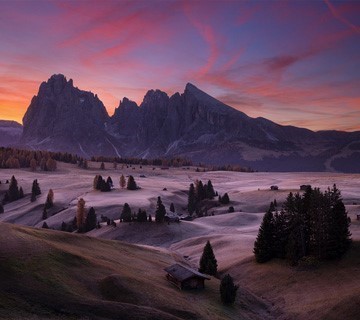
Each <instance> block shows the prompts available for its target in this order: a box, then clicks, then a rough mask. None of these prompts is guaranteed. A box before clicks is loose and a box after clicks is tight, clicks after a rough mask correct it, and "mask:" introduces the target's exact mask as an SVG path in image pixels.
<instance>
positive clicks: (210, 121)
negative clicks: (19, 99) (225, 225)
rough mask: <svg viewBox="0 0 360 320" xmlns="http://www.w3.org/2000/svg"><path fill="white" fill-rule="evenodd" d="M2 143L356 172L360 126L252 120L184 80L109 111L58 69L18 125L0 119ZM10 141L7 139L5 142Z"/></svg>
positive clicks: (86, 152) (276, 168)
mask: <svg viewBox="0 0 360 320" xmlns="http://www.w3.org/2000/svg"><path fill="white" fill-rule="evenodd" d="M0 133H2V134H1V139H0V143H1V144H2V145H10V144H11V145H14V146H18V147H23V148H24V147H25V148H33V149H47V150H51V151H67V152H72V153H76V154H78V155H80V156H84V157H90V156H92V155H105V156H118V157H141V158H155V157H176V156H181V157H186V158H189V159H191V160H192V161H193V162H194V163H197V162H202V163H208V164H214V165H222V164H236V165H242V166H249V167H252V168H253V169H256V170H262V171H264V170H266V171H343V172H360V167H359V166H358V163H360V131H356V132H341V131H319V132H314V131H311V130H308V129H304V128H298V127H293V126H282V125H279V124H276V123H274V122H272V121H269V120H267V119H265V118H251V117H249V116H247V115H246V114H245V113H243V112H241V111H238V110H236V109H234V108H232V107H230V106H228V105H226V104H224V103H222V102H220V101H219V100H217V99H215V98H213V97H211V96H210V95H208V94H207V93H205V92H203V91H201V90H200V89H198V88H197V87H195V86H194V85H192V84H190V83H188V84H187V85H186V87H185V90H184V92H183V93H182V94H179V93H175V94H174V95H172V96H171V97H169V96H168V95H167V94H166V93H165V92H163V91H160V90H149V91H148V92H147V93H146V95H145V97H144V99H143V101H142V103H141V104H140V105H139V106H138V105H137V104H136V103H135V102H134V101H131V100H129V99H128V98H126V97H125V98H123V99H122V100H121V101H120V104H119V107H118V108H116V109H115V113H114V115H113V116H111V117H110V116H109V115H108V113H107V111H106V109H105V107H104V105H103V103H102V102H101V101H100V100H99V98H98V97H97V95H96V94H93V93H92V92H88V91H83V90H80V89H78V88H77V87H74V85H73V81H72V80H71V79H70V80H67V79H66V77H65V76H63V75H61V74H57V75H53V76H51V77H50V79H48V81H46V82H43V83H42V84H41V85H40V88H39V91H38V94H37V95H36V96H34V97H33V98H32V100H31V103H30V105H29V107H28V109H27V111H26V113H25V115H24V118H23V130H21V125H19V124H17V123H14V122H6V121H2V122H0ZM9 142H11V143H9Z"/></svg>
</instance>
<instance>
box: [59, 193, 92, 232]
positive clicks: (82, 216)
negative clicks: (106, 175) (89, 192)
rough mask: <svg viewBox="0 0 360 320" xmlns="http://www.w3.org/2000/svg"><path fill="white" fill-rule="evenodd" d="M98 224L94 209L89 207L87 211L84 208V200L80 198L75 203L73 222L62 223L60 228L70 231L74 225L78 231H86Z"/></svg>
mask: <svg viewBox="0 0 360 320" xmlns="http://www.w3.org/2000/svg"><path fill="white" fill-rule="evenodd" d="M97 225H98V222H97V216H96V213H95V209H94V208H93V207H91V208H90V209H89V210H88V211H87V212H86V208H85V200H84V199H83V198H80V199H79V200H78V204H77V211H76V216H75V218H74V221H73V224H72V225H71V224H66V223H65V222H63V223H62V226H61V230H62V231H68V232H71V231H72V230H73V229H74V227H75V229H76V228H77V230H78V232H79V233H83V232H88V231H91V230H93V229H95V228H96V227H97Z"/></svg>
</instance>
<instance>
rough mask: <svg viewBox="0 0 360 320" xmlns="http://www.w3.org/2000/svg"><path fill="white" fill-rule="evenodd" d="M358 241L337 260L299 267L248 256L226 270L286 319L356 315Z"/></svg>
mask: <svg viewBox="0 0 360 320" xmlns="http://www.w3.org/2000/svg"><path fill="white" fill-rule="evenodd" d="M359 266H360V241H355V242H353V244H352V247H351V249H350V250H349V252H348V253H347V254H346V255H345V256H344V257H343V259H342V260H340V261H330V262H326V263H323V264H322V265H320V266H319V268H317V269H313V270H300V269H298V268H292V267H289V266H288V265H287V264H286V262H284V261H281V260H275V261H270V262H268V263H265V264H257V263H255V261H254V258H253V257H251V258H250V257H249V258H247V259H244V260H243V261H241V262H239V263H238V264H237V265H234V266H231V267H230V268H229V269H227V270H222V271H224V272H225V271H226V272H230V273H231V274H232V275H234V276H235V278H236V279H237V280H238V281H239V283H240V284H241V285H243V286H244V287H245V288H247V289H249V290H250V291H251V292H253V293H255V294H256V295H258V296H261V297H262V298H264V299H265V300H267V301H269V302H270V303H271V304H273V305H274V306H275V308H276V309H278V311H279V312H280V313H279V314H281V313H283V312H284V313H285V314H286V316H285V315H283V317H281V316H280V315H279V318H286V319H326V320H328V319H334V320H335V319H342V320H350V319H359V313H358V312H359V310H360V295H359V293H360V277H359V271H360V269H359Z"/></svg>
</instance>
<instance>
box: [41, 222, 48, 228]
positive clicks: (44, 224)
mask: <svg viewBox="0 0 360 320" xmlns="http://www.w3.org/2000/svg"><path fill="white" fill-rule="evenodd" d="M42 228H43V229H49V226H48V225H47V223H46V222H45V221H44V223H43V225H42Z"/></svg>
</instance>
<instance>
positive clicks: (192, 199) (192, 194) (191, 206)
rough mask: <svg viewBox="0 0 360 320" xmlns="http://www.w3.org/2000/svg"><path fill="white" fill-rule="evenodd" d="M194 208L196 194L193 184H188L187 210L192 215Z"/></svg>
mask: <svg viewBox="0 0 360 320" xmlns="http://www.w3.org/2000/svg"><path fill="white" fill-rule="evenodd" d="M195 209H196V196H195V187H194V184H193V183H191V184H190V188H189V195H188V212H189V214H190V215H191V216H192V215H193V213H194V211H195Z"/></svg>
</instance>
